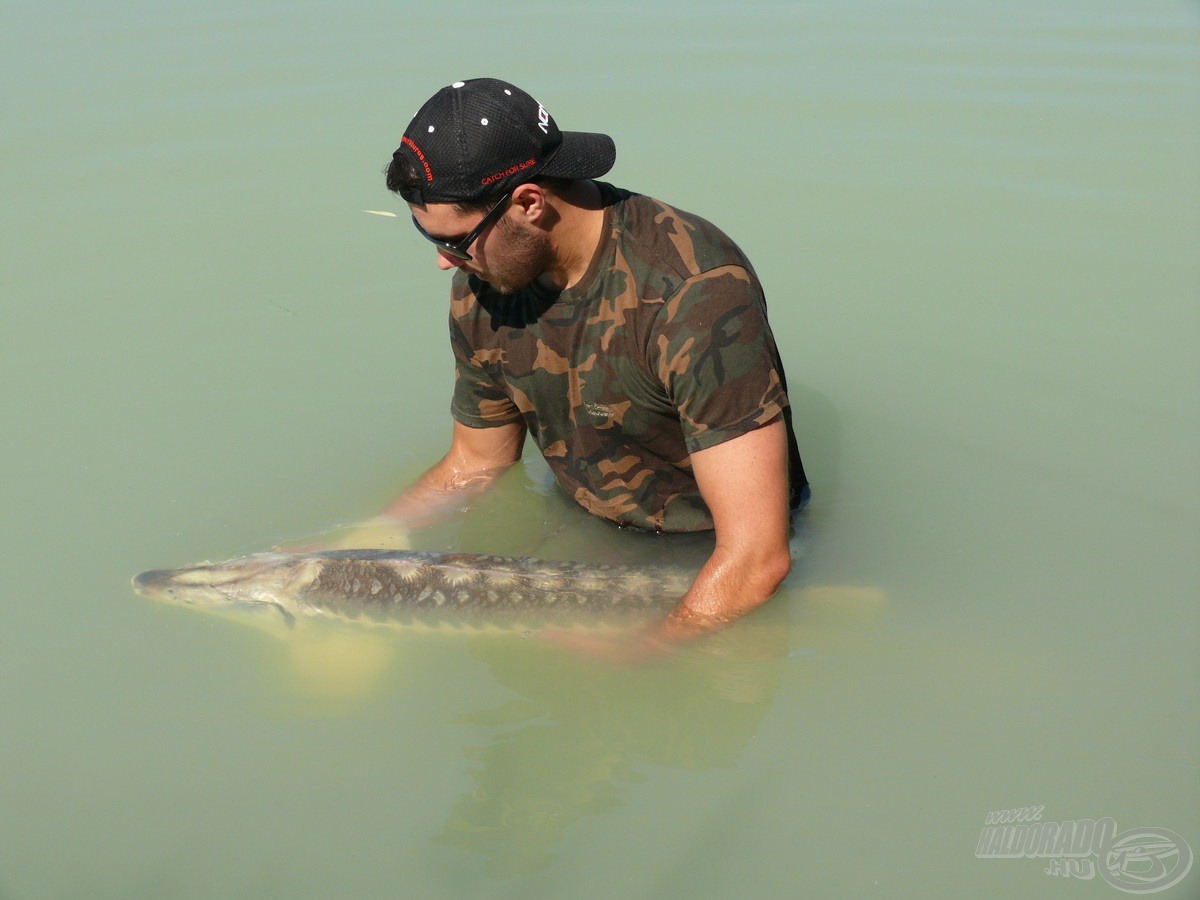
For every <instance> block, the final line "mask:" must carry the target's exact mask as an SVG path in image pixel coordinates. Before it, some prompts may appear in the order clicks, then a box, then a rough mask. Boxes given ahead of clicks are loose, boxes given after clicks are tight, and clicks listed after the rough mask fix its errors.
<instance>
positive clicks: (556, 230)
mask: <svg viewBox="0 0 1200 900" xmlns="http://www.w3.org/2000/svg"><path fill="white" fill-rule="evenodd" d="M553 197H554V200H553V204H554V210H555V213H556V214H557V216H558V221H557V222H556V223H555V224H554V227H553V229H552V231H551V232H550V240H551V242H552V243H551V247H552V249H553V251H554V257H555V265H554V266H553V268H551V269H549V270H547V271H546V272H543V273H542V274H541V275H540V276H539V277H538V283H539V284H541V285H542V286H543V287H547V288H550V289H552V290H565V289H566V288H571V287H575V285H577V284H579V282H580V281H581V280H582V279H583V276H584V275H586V274H587V271H588V269H589V268H590V267H591V264H592V258H593V257H594V256H595V255H596V251H597V249H599V247H600V241H601V239H602V238H603V236H604V205H603V203H602V202H601V197H600V189H599V188H598V187H597V186H596V184H595V182H592V181H580V182H576V183H575V184H572V185H570V186H569V187H568V188H566V189H563V190H561V191H558V192H556V193H555V194H554V195H553Z"/></svg>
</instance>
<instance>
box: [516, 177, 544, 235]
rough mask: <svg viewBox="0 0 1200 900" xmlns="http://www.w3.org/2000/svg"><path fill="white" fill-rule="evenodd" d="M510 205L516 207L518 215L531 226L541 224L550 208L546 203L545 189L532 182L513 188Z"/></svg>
mask: <svg viewBox="0 0 1200 900" xmlns="http://www.w3.org/2000/svg"><path fill="white" fill-rule="evenodd" d="M509 203H510V205H512V206H515V207H516V208H517V210H518V215H519V216H520V217H521V218H523V219H524V220H525V221H527V222H528V223H529V224H531V225H537V224H540V223H541V222H542V220H543V219H544V218H545V216H546V213H547V211H548V210H549V208H550V207H549V204H548V203H547V202H546V190H545V188H543V187H542V186H541V185H540V184H533V183H532V182H530V183H527V184H519V185H517V186H516V187H515V188H513V192H512V198H511V199H510V201H509Z"/></svg>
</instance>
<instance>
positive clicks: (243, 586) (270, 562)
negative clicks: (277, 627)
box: [133, 553, 314, 627]
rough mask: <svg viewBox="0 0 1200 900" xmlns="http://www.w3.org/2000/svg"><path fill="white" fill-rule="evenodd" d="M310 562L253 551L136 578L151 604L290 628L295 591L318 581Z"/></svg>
mask: <svg viewBox="0 0 1200 900" xmlns="http://www.w3.org/2000/svg"><path fill="white" fill-rule="evenodd" d="M312 568H313V567H312V564H311V562H310V561H309V560H307V559H305V558H304V557H300V556H294V555H292V554H287V553H255V554H253V555H251V556H243V557H239V558H237V559H231V560H228V561H226V562H221V563H201V564H199V565H194V566H185V567H183V568H180V569H155V570H151V571H149V572H142V573H141V574H140V575H135V576H134V578H133V589H134V590H135V591H137V592H138V593H139V594H141V595H142V596H143V597H147V598H149V599H151V600H156V601H158V602H160V603H167V604H170V605H173V606H185V607H192V608H195V609H199V610H202V611H204V612H209V613H216V614H226V615H231V616H234V617H237V618H244V617H246V616H250V617H253V618H262V619H274V620H275V624H278V623H279V622H280V621H282V622H283V623H285V624H286V625H288V627H291V626H292V625H293V624H294V623H295V619H296V602H295V596H296V593H297V591H298V590H299V589H300V588H301V587H303V586H304V585H305V584H307V583H308V581H311V580H312V578H313V577H314V573H313V571H312Z"/></svg>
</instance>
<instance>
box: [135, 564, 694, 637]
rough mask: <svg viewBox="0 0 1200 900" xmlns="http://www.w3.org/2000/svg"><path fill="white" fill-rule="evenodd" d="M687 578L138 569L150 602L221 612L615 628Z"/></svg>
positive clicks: (423, 569)
mask: <svg viewBox="0 0 1200 900" xmlns="http://www.w3.org/2000/svg"><path fill="white" fill-rule="evenodd" d="M691 578H692V576H690V575H688V574H687V573H685V572H683V571H680V570H673V569H666V568H662V569H649V568H635V567H631V566H610V565H597V564H591V563H582V562H557V561H551V560H541V559H530V558H525V557H522V558H512V557H503V556H485V555H480V554H473V553H432V552H419V551H413V550H367V549H364V550H329V551H323V552H317V553H302V554H294V553H255V554H252V555H250V556H242V557H238V558H236V559H231V560H227V561H226V562H220V563H201V564H199V565H194V566H186V567H184V568H180V569H161V570H153V571H149V572H142V573H141V574H140V575H137V576H135V577H134V579H133V587H134V590H136V591H137V592H138V593H139V594H141V595H142V596H144V597H148V598H150V599H152V600H157V601H161V602H165V603H170V604H173V605H178V606H190V607H193V608H196V609H201V610H205V611H208V612H214V613H226V614H235V615H239V614H245V613H250V614H257V615H259V616H265V617H266V618H267V619H274V620H275V621H276V622H278V621H280V620H281V621H282V622H284V623H286V624H287V625H288V626H289V627H290V626H293V625H295V623H296V621H297V620H302V619H326V620H335V621H343V622H353V623H358V624H364V625H382V626H393V627H401V628H404V627H414V626H415V627H425V628H446V627H449V628H472V629H475V628H492V627H499V628H502V629H505V630H509V629H513V630H515V629H533V628H538V627H545V626H551V627H566V628H570V627H579V626H586V627H593V628H595V627H599V628H606V627H615V628H620V627H622V626H628V625H630V624H633V623H635V622H639V621H646V620H647V619H650V618H652V617H653V616H654V615H655V614H665V613H666V612H667V611H668V610H669V609H671V607H672V606H674V605H675V604H676V603H677V602H678V601H679V599H680V598H681V597H682V596H683V594H684V593H685V592H686V590H687V588H688V585H689V584H690V583H691Z"/></svg>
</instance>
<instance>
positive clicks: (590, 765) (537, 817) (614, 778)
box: [435, 615, 788, 875]
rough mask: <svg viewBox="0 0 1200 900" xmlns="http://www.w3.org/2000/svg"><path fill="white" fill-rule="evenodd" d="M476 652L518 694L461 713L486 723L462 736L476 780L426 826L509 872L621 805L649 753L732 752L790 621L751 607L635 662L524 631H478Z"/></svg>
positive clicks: (770, 687) (771, 683)
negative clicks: (498, 634)
mask: <svg viewBox="0 0 1200 900" xmlns="http://www.w3.org/2000/svg"><path fill="white" fill-rule="evenodd" d="M471 653H472V655H473V656H475V657H476V658H477V659H479V660H481V661H483V662H485V663H486V664H487V666H488V668H489V670H490V671H491V672H492V674H493V675H494V676H495V678H496V679H497V681H499V682H500V683H501V684H503V685H504V686H505V687H507V688H509V689H511V690H512V691H514V692H515V693H516V694H518V695H519V699H514V700H511V701H509V702H507V703H504V704H501V705H498V706H496V707H494V708H491V709H487V710H481V711H478V712H474V713H470V714H468V715H466V716H464V717H462V718H461V720H460V721H461V722H462V723H463V724H466V725H471V726H474V727H475V729H477V730H478V731H479V732H481V733H482V737H481V738H480V739H478V742H475V741H473V742H472V744H471V745H469V746H468V747H467V748H466V755H467V757H468V759H469V760H470V761H471V763H472V766H471V769H470V775H471V779H472V781H473V782H474V787H473V789H472V790H470V791H469V792H467V793H466V794H465V795H464V796H463V797H462V799H461V800H459V801H458V803H457V804H456V805H455V807H454V810H453V812H452V814H451V816H450V818H449V820H448V821H447V822H446V824H445V826H444V827H443V829H442V831H441V832H440V833H439V834H438V835H437V836H436V838H435V840H436V841H438V842H440V843H444V844H448V845H450V846H454V847H458V848H461V849H464V850H470V851H472V852H474V853H478V854H480V855H482V856H483V857H485V858H486V861H487V868H488V871H490V872H491V873H492V874H495V875H512V874H516V873H520V872H529V871H533V870H535V869H537V868H539V867H541V866H544V865H545V864H546V863H547V862H549V861H550V860H551V859H552V858H553V854H554V851H555V848H556V846H557V845H558V843H559V842H560V841H561V840H562V839H563V837H564V835H565V833H566V832H567V830H568V829H569V828H570V827H571V826H572V825H573V824H575V823H576V822H578V821H579V820H580V819H582V818H584V817H587V816H593V815H596V814H598V813H602V812H605V811H606V810H610V809H612V808H614V807H615V806H618V805H619V804H620V803H621V795H622V793H623V791H624V790H625V788H626V787H627V786H629V785H630V784H632V783H635V782H637V781H639V780H641V779H642V778H643V777H644V774H645V772H646V769H647V767H649V766H665V767H669V768H674V769H682V770H705V769H711V768H717V767H729V766H732V765H733V764H734V763H735V762H736V760H737V757H738V754H739V753H740V752H741V750H742V749H743V748H744V747H745V745H746V742H747V741H748V740H749V739H750V738H751V737H752V736H753V735H754V730H755V727H756V726H757V725H758V723H759V721H760V719H761V718H762V716H763V714H764V712H765V711H766V710H767V709H768V707H769V704H770V700H771V698H772V695H773V693H774V691H775V689H776V686H777V685H778V682H779V676H780V670H781V669H780V667H781V665H782V663H783V661H784V660H785V659H786V658H787V654H788V628H787V622H786V621H782V620H781V619H780V617H779V616H766V615H764V616H761V617H753V618H752V619H751V620H747V621H746V622H744V623H742V624H741V625H739V626H738V627H735V628H732V629H729V630H728V631H726V632H724V633H722V634H718V635H714V636H713V637H711V638H710V639H707V640H705V641H703V642H702V643H700V644H699V645H697V646H695V647H689V648H686V649H683V650H681V651H679V652H678V653H677V654H675V655H673V656H671V657H670V658H668V659H663V660H659V661H655V662H651V663H644V664H642V665H640V666H637V667H635V668H630V667H628V666H620V667H618V666H614V665H612V664H608V663H587V662H583V661H574V662H571V663H570V664H564V662H563V660H562V659H561V655H562V651H560V650H558V649H556V648H553V647H537V648H533V647H530V646H528V643H526V644H522V645H520V646H514V645H513V644H512V643H507V642H504V643H502V642H498V641H488V640H479V641H474V642H473V643H472V646H471Z"/></svg>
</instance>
